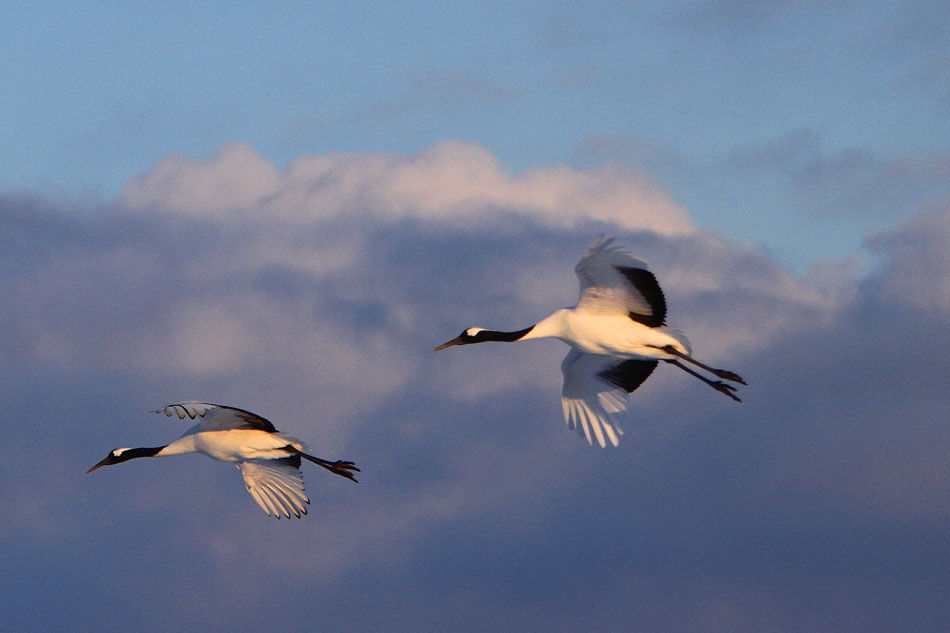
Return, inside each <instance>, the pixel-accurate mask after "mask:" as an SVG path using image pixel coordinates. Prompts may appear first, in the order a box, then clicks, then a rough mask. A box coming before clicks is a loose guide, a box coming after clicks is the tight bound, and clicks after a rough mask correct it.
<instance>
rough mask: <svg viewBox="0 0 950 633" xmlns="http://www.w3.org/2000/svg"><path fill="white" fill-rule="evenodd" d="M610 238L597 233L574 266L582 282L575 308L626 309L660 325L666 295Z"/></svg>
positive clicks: (652, 324)
mask: <svg viewBox="0 0 950 633" xmlns="http://www.w3.org/2000/svg"><path fill="white" fill-rule="evenodd" d="M613 241H614V239H613V238H610V239H607V240H605V239H604V236H603V235H599V236H598V237H597V238H596V239H595V240H594V241H593V242H592V243H591V245H590V246H589V247H588V248H587V252H586V253H584V256H583V257H581V260H580V261H579V262H577V266H575V267H574V272H575V273H577V279H578V281H579V282H580V286H581V292H580V298H579V299H578V300H577V308H578V309H580V310H590V311H591V312H620V313H625V314H627V315H629V316H630V318H631V319H634V320H635V321H639V322H640V323H643V324H644V325H646V326H649V327H658V326H661V325H663V324H664V323H665V322H666V299H665V297H664V296H663V291H662V290H661V289H660V284H658V283H657V281H656V277H654V276H653V273H651V272H650V271H649V270H647V265H646V264H645V263H644V262H642V261H640V260H639V259H635V258H633V257H631V256H630V255H628V254H627V253H626V252H624V249H623V247H622V246H612V244H613Z"/></svg>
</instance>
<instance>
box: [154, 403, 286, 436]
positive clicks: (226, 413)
mask: <svg viewBox="0 0 950 633" xmlns="http://www.w3.org/2000/svg"><path fill="white" fill-rule="evenodd" d="M153 413H164V414H165V415H166V416H168V417H171V416H173V415H177V416H178V419H179V420H184V419H185V416H187V417H189V418H191V419H192V420H194V419H195V418H201V420H199V423H200V424H201V430H202V431H230V430H232V429H258V430H260V431H267V432H268V433H276V432H277V429H275V428H274V425H273V424H271V423H270V421H269V420H265V419H264V418H262V417H261V416H259V415H257V414H254V413H251V412H250V411H245V410H244V409H238V408H236V407H226V406H224V405H220V404H210V403H207V402H180V403H178V404H170V405H167V406H165V407H162V408H161V409H157V410H156V411H153Z"/></svg>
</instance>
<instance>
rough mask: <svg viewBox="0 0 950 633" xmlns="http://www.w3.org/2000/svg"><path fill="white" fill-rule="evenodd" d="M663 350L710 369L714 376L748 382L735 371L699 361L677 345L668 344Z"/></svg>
mask: <svg viewBox="0 0 950 633" xmlns="http://www.w3.org/2000/svg"><path fill="white" fill-rule="evenodd" d="M663 351H664V352H667V353H669V354H673V355H674V356H679V357H680V358H682V359H683V360H685V361H686V362H687V363H692V364H694V365H696V366H697V367H701V368H703V369H705V370H706V371H708V372H709V373H711V374H713V375H714V376H717V377H719V378H725V379H726V380H731V381H732V382H737V383H739V384H740V385H744V384H746V381H744V380H743V379H742V378H741V377H740V376H739V375H738V374H734V373H732V372H731V371H726V370H725V369H716V368H714V367H710V366H709V365H704V364H703V363H701V362H699V361H698V360H696V359H695V358H692V357H691V356H687V355H686V354H684V353H682V352H680V351H679V350H677V349H676V348H675V347H673V346H672V345H667V346H666V347H664V348H663ZM681 367H682V365H681ZM683 369H686V368H685V367H683Z"/></svg>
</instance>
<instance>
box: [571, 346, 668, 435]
mask: <svg viewBox="0 0 950 633" xmlns="http://www.w3.org/2000/svg"><path fill="white" fill-rule="evenodd" d="M656 365H657V361H652V360H648V361H642V360H625V361H621V360H617V359H616V358H612V357H610V356H600V355H598V354H587V353H585V352H579V351H577V350H575V349H572V350H571V351H570V352H568V354H567V356H566V357H565V358H564V360H563V361H562V362H561V372H562V373H563V374H564V386H563V388H562V390H561V406H562V407H563V408H564V421H565V422H566V423H567V427H568V428H569V429H573V430H576V431H577V434H578V435H580V436H581V437H585V438H587V441H588V443H590V444H591V445H593V444H594V440H595V439H596V440H597V443H598V444H600V446H601V447H606V446H607V441H610V443H611V444H613V445H614V446H617V445H618V444H619V443H620V436H621V435H623V429H622V428H621V426H620V424H621V422H622V421H623V416H624V412H626V410H627V394H628V393H631V392H632V391H634V390H635V389H636V388H637V387H639V386H640V385H641V384H643V381H644V380H646V379H647V378H648V377H649V376H650V374H651V373H653V370H654V369H655V368H656Z"/></svg>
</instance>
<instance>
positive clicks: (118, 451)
mask: <svg viewBox="0 0 950 633" xmlns="http://www.w3.org/2000/svg"><path fill="white" fill-rule="evenodd" d="M130 450H132V449H130V448H117V449H115V450H114V451H112V454H113V455H115V456H116V457H118V456H119V455H121V454H122V453H124V452H125V451H130Z"/></svg>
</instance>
